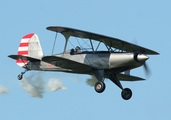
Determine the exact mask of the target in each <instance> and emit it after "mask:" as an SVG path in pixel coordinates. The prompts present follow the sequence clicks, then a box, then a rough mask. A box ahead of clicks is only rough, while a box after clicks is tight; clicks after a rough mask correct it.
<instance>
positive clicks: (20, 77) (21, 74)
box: [17, 69, 28, 80]
mask: <svg viewBox="0 0 171 120" xmlns="http://www.w3.org/2000/svg"><path fill="white" fill-rule="evenodd" d="M27 71H28V69H26V70H25V71H24V72H21V73H20V74H19V75H18V76H17V78H18V80H21V79H22V78H23V75H24V73H26V72H27Z"/></svg>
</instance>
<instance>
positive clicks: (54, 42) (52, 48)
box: [52, 32, 58, 55]
mask: <svg viewBox="0 0 171 120" xmlns="http://www.w3.org/2000/svg"><path fill="white" fill-rule="evenodd" d="M57 34H58V32H56V35H55V40H54V43H53V48H52V55H53V52H54V49H55V44H56V39H57Z"/></svg>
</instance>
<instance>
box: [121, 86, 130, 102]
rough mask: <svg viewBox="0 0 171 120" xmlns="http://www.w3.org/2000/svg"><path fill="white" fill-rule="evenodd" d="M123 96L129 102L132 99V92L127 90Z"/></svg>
mask: <svg viewBox="0 0 171 120" xmlns="http://www.w3.org/2000/svg"><path fill="white" fill-rule="evenodd" d="M121 96H122V98H123V99H124V100H129V99H130V98H131V97H132V91H131V89H129V88H125V89H123V90H122V92H121Z"/></svg>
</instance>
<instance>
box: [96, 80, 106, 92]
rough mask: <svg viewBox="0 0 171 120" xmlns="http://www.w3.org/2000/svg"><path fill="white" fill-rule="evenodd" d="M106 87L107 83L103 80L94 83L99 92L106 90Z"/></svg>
mask: <svg viewBox="0 0 171 120" xmlns="http://www.w3.org/2000/svg"><path fill="white" fill-rule="evenodd" d="M105 88H106V85H105V83H104V82H103V81H98V82H96V84H95V85H94V89H95V91H96V92H98V93H102V92H103V91H104V90H105Z"/></svg>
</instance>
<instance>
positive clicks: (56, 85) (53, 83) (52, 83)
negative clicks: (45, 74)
mask: <svg viewBox="0 0 171 120" xmlns="http://www.w3.org/2000/svg"><path fill="white" fill-rule="evenodd" d="M48 88H49V90H50V91H51V92H55V91H57V90H59V89H62V90H66V89H67V88H66V87H64V86H63V84H62V81H60V80H58V79H54V78H51V79H49V81H48Z"/></svg>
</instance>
